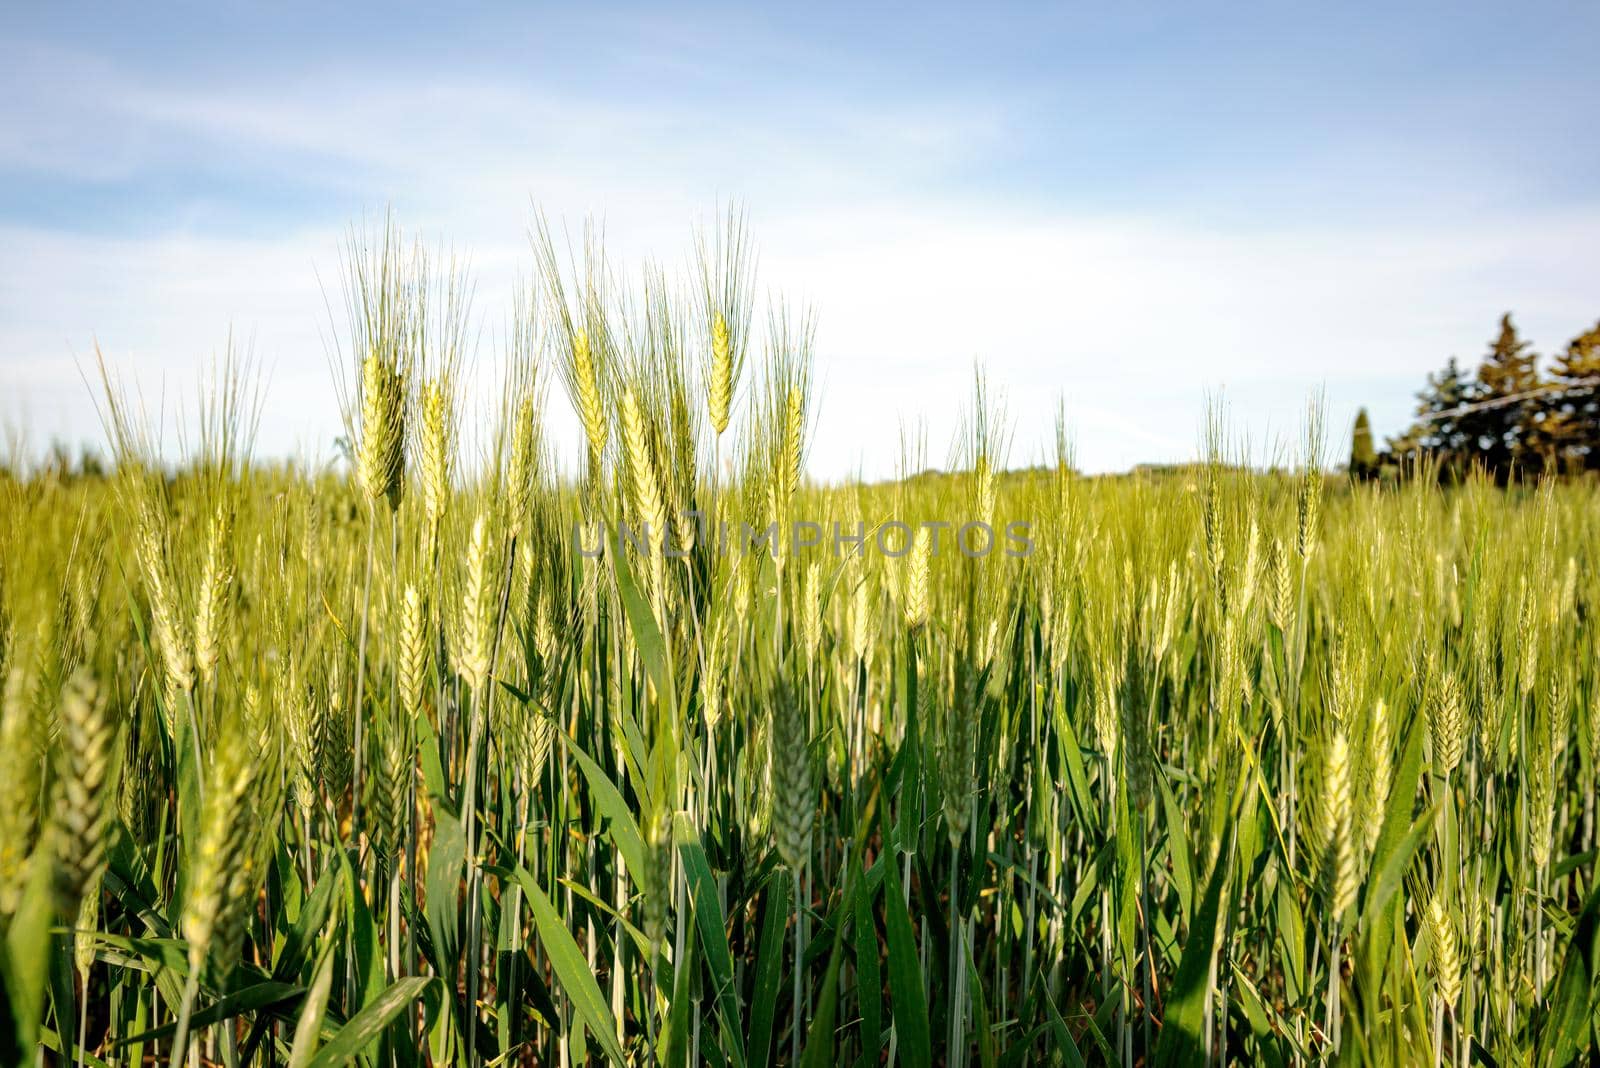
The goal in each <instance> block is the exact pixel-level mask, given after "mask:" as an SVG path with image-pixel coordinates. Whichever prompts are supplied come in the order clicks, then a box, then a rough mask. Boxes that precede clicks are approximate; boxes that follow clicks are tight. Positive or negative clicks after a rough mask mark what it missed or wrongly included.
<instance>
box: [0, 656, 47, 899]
mask: <svg viewBox="0 0 1600 1068" xmlns="http://www.w3.org/2000/svg"><path fill="white" fill-rule="evenodd" d="M10 659H11V665H10V668H9V670H8V671H7V672H6V680H5V689H4V693H3V695H0V752H3V753H4V754H5V767H6V773H5V774H4V775H0V916H9V915H11V914H12V913H13V912H15V911H16V910H17V903H18V901H19V899H20V898H21V896H22V889H23V886H24V885H25V884H26V881H27V877H28V857H29V855H30V854H31V853H32V852H33V846H34V841H35V838H36V834H37V829H38V817H39V789H40V780H41V775H40V770H41V768H40V765H41V761H40V758H39V730H38V720H37V719H36V718H35V716H34V714H33V707H32V703H31V700H30V696H31V694H32V691H33V687H34V676H33V673H32V670H31V663H30V662H31V660H32V655H31V650H26V649H21V650H17V652H16V653H14V654H13V655H12V656H11V658H10Z"/></svg>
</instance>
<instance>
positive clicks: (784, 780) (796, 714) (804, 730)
mask: <svg viewBox="0 0 1600 1068" xmlns="http://www.w3.org/2000/svg"><path fill="white" fill-rule="evenodd" d="M769 714H770V715H771V719H772V725H771V730H772V777H773V783H772V787H773V788H772V801H773V805H772V820H773V825H774V826H773V831H774V834H775V836H776V838H777V847H778V857H779V859H781V860H782V861H783V864H784V866H785V867H786V868H788V869H789V870H790V871H792V872H798V871H799V870H800V868H801V866H802V865H804V863H805V861H806V858H807V857H809V856H810V855H811V832H812V817H813V815H814V810H815V807H816V799H815V798H814V797H813V796H812V783H811V753H810V730H809V727H808V725H807V722H806V719H807V717H806V710H805V708H804V706H802V705H801V704H800V703H799V702H798V701H797V700H795V698H794V695H793V694H792V693H791V691H790V690H789V688H788V687H787V686H786V685H785V684H783V683H779V684H778V685H777V686H776V687H775V688H774V689H773V691H772V698H771V704H770V708H769Z"/></svg>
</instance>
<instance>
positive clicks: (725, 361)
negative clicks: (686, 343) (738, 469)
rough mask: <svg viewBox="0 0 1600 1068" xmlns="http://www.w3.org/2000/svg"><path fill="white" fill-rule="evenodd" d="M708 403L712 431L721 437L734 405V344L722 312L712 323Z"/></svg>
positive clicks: (717, 314)
mask: <svg viewBox="0 0 1600 1068" xmlns="http://www.w3.org/2000/svg"><path fill="white" fill-rule="evenodd" d="M707 403H708V406H709V407H710V409H711V429H713V430H715V431H716V432H717V436H718V437H721V436H722V434H723V432H724V431H726V430H727V429H728V411H729V409H730V408H731V407H732V405H733V343H732V339H731V338H730V337H729V335H728V320H727V319H725V318H723V316H722V313H721V312H720V311H719V312H717V313H716V316H715V318H713V319H712V321H711V385H710V389H709V390H708V396H707Z"/></svg>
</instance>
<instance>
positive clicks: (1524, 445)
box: [1350, 312, 1600, 482]
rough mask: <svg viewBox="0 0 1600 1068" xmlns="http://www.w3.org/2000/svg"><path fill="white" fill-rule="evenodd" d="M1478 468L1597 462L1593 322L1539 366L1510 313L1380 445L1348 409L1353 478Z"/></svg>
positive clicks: (1501, 473) (1583, 467) (1598, 377)
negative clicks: (1475, 362)
mask: <svg viewBox="0 0 1600 1068" xmlns="http://www.w3.org/2000/svg"><path fill="white" fill-rule="evenodd" d="M1473 467H1481V468H1483V469H1484V470H1486V471H1488V472H1489V473H1490V474H1492V475H1493V476H1494V477H1495V479H1496V480H1497V481H1500V482H1506V481H1510V480H1511V479H1513V478H1515V477H1518V476H1522V475H1536V474H1568V473H1578V472H1582V471H1597V470H1600V324H1596V325H1595V326H1594V327H1593V328H1592V329H1590V330H1588V331H1586V332H1584V333H1582V334H1579V335H1578V336H1577V337H1575V338H1573V339H1572V341H1570V342H1569V343H1568V344H1567V347H1566V349H1565V350H1564V351H1562V352H1560V353H1558V354H1557V355H1555V356H1554V358H1553V359H1551V360H1550V361H1549V362H1548V365H1547V366H1545V367H1541V366H1540V359H1539V356H1538V354H1537V353H1535V352H1533V351H1532V347H1531V346H1530V345H1529V344H1528V342H1526V341H1524V340H1522V338H1521V337H1520V336H1518V334H1517V328H1516V325H1515V324H1514V323H1512V321H1511V315H1510V313H1509V312H1508V313H1507V314H1505V315H1503V316H1501V317H1500V332H1499V334H1498V336H1496V337H1495V339H1494V341H1493V342H1491V343H1490V345H1489V351H1488V352H1487V353H1486V354H1485V355H1484V357H1483V362H1482V363H1481V364H1479V366H1478V369H1477V372H1476V373H1475V374H1473V373H1466V372H1463V371H1462V369H1461V365H1460V363H1459V362H1458V361H1457V360H1456V358H1455V357H1453V356H1452V357H1451V358H1450V361H1449V362H1448V363H1446V364H1445V365H1444V368H1443V369H1442V370H1440V371H1438V372H1437V373H1435V374H1431V375H1429V376H1428V383H1427V386H1426V387H1425V388H1423V390H1422V391H1421V392H1420V393H1418V394H1417V410H1416V421H1415V422H1414V423H1413V424H1412V425H1411V427H1410V428H1409V429H1407V430H1406V431H1405V432H1404V433H1402V434H1400V435H1398V436H1396V437H1393V438H1390V439H1389V442H1388V445H1387V447H1386V448H1385V449H1383V450H1382V451H1379V450H1378V449H1377V448H1376V447H1375V446H1374V444H1373V438H1372V428H1371V424H1370V423H1369V422H1368V420H1367V413H1366V410H1365V409H1362V411H1361V412H1360V413H1359V414H1358V415H1357V416H1356V425H1355V433H1354V436H1353V438H1352V443H1351V450H1350V473H1351V474H1352V475H1354V476H1356V477H1357V478H1374V477H1378V476H1380V475H1383V476H1399V475H1403V474H1411V473H1414V472H1417V471H1429V472H1436V473H1437V475H1438V477H1440V478H1442V479H1449V480H1454V479H1459V478H1461V477H1462V476H1463V475H1465V474H1466V473H1467V472H1468V471H1470V470H1471V469H1472V468H1473Z"/></svg>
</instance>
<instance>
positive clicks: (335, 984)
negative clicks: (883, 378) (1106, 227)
mask: <svg viewBox="0 0 1600 1068" xmlns="http://www.w3.org/2000/svg"><path fill="white" fill-rule="evenodd" d="M534 249H535V270H534V273H533V279H534V280H533V282H532V283H531V284H530V285H529V286H528V287H527V291H526V295H525V299H522V300H520V301H518V303H517V306H516V310H515V313H514V316H513V321H512V322H511V323H510V324H509V325H508V326H506V328H504V329H497V330H496V331H495V332H494V334H495V337H496V338H497V339H498V340H496V341H494V342H493V343H492V344H489V345H488V347H491V348H493V349H494V350H495V351H494V352H493V353H490V354H488V355H485V354H484V353H483V352H481V351H480V350H481V349H483V348H484V347H485V345H483V344H480V343H478V342H476V341H474V340H472V339H474V338H475V337H477V336H478V334H479V331H478V329H477V326H476V324H475V323H474V322H473V312H472V307H471V303H470V300H469V299H468V296H469V294H470V283H469V281H468V280H467V279H466V277H465V276H464V274H463V273H462V272H461V271H460V270H458V269H457V268H455V267H454V266H453V265H451V264H450V263H449V262H447V261H443V260H441V259H439V258H438V257H431V256H429V255H427V254H426V253H425V252H423V251H422V250H421V249H420V248H419V247H418V246H417V245H415V244H414V243H412V242H410V241H408V240H406V239H404V238H402V237H401V236H400V235H399V234H398V232H396V231H395V230H393V229H392V228H382V229H378V230H375V231H372V232H365V233H356V234H354V235H353V236H352V239H351V242H350V245H349V247H348V248H347V250H346V253H345V256H344V268H345V283H344V286H343V295H344V297H345V307H343V308H342V309H340V310H339V312H338V313H337V314H338V315H339V320H338V342H337V345H336V353H335V356H334V359H333V360H332V363H333V374H332V376H331V382H330V386H329V388H330V389H334V390H337V391H338V394H339V398H340V401H341V404H342V408H343V410H344V412H345V418H346V427H345V437H344V439H343V444H344V446H345V452H344V455H343V457H342V458H341V459H340V460H339V461H338V462H336V463H333V464H328V465H321V466H317V465H311V464H304V463H285V462H281V461H275V460H273V459H272V458H269V457H262V456H257V455H255V454H254V453H253V451H252V445H251V441H252V433H253V428H254V426H255V423H256V420H257V419H258V417H259V415H260V411H261V408H262V406H263V405H268V404H270V403H272V402H271V400H270V397H269V396H266V395H263V394H262V393H261V391H260V390H259V388H258V385H257V379H256V378H255V377H254V376H253V375H252V373H251V370H250V368H249V366H248V364H247V363H246V362H244V361H242V360H237V359H230V358H224V359H221V360H219V363H218V367H217V372H216V374H215V375H214V376H213V377H212V378H211V379H209V380H208V381H207V382H206V383H205V384H204V385H203V387H202V389H201V390H200V400H199V403H198V406H197V411H198V416H197V418H196V419H195V420H194V421H193V422H192V423H191V429H192V430H194V431H195V432H194V433H191V434H190V435H189V436H188V440H187V441H186V442H185V443H184V444H182V445H181V446H180V447H179V449H178V452H177V454H176V455H174V452H173V448H172V446H171V443H170V442H166V441H161V440H158V434H157V428H156V426H155V425H154V421H153V420H151V419H149V418H148V417H146V415H145V414H144V412H143V410H142V408H141V406H140V404H139V403H138V401H137V397H136V396H135V395H134V394H133V393H132V392H131V391H129V390H127V389H124V388H123V387H122V386H121V385H119V381H118V376H117V374H116V372H115V369H114V366H115V362H114V359H112V358H111V357H109V356H108V357H107V358H105V359H104V360H103V361H102V363H101V372H102V377H101V379H100V381H99V382H98V383H97V387H96V403H98V404H99V405H100V408H101V414H102V419H103V422H104V424H105V426H106V429H107V433H108V437H109V439H110V441H111V443H112V450H113V457H112V458H113V459H114V463H108V464H107V466H106V471H105V472H104V473H100V472H76V473H74V472H62V471H47V470H34V471H32V473H24V472H23V471H22V470H21V469H20V467H18V468H16V469H14V470H12V471H10V472H9V473H6V474H0V565H3V571H0V583H3V595H0V636H3V644H0V667H3V677H4V698H3V718H0V736H3V737H0V772H3V774H0V795H3V796H0V930H3V932H4V939H3V943H4V944H3V953H0V964H3V969H0V976H3V980H4V1002H5V1004H4V1006H3V1010H4V1015H3V1017H0V1036H3V1047H4V1048H3V1051H0V1052H3V1057H0V1060H3V1061H4V1062H5V1063H17V1064H28V1065H31V1064H89V1065H101V1064H108V1065H139V1064H147V1063H165V1062H168V1061H173V1062H181V1061H187V1062H188V1063H190V1064H196V1065H198V1064H207V1065H210V1064H221V1065H227V1066H229V1068H234V1066H240V1065H246V1064H261V1065H268V1064H289V1065H295V1066H302V1065H316V1066H322V1065H331V1064H342V1063H357V1062H359V1063H361V1064H366V1065H373V1066H379V1065H397V1066H406V1065H422V1064H435V1065H443V1064H452V1065H456V1064H459V1065H465V1066H469V1068H476V1066H485V1068H487V1066H490V1065H499V1064H540V1065H561V1066H565V1065H572V1064H586V1063H605V1062H614V1063H627V1064H657V1063H660V1064H667V1065H681V1064H694V1065H699V1064H714V1065H728V1066H732V1068H761V1066H765V1065H774V1064H805V1065H813V1066H822V1065H828V1066H843V1065H879V1064H894V1065H907V1066H913V1068H914V1066H919V1065H932V1064H943V1065H952V1066H962V1065H975V1066H980V1065H981V1066H983V1068H994V1066H1023V1065H1034V1064H1065V1065H1078V1064H1118V1065H1135V1064H1181V1065H1189V1064H1218V1065H1220V1064H1229V1063H1248V1064H1267V1065H1291V1064H1293V1065H1308V1064H1324V1063H1340V1064H1375V1065H1409V1064H1420V1065H1445V1064H1449V1065H1463V1066H1464V1065H1468V1064H1500V1065H1523V1064H1539V1065H1556V1064H1571V1063H1586V1062H1588V1059H1589V1058H1590V1057H1591V1056H1592V1051H1593V1050H1594V1048H1595V1042H1596V1034H1597V1032H1596V1025H1597V1016H1596V1013H1597V986H1596V973H1597V970H1600V897H1597V896H1596V893H1595V886H1596V871H1597V869H1596V851H1595V838H1596V827H1595V794H1596V769H1597V765H1600V631H1597V630H1596V628H1595V627H1594V625H1593V621H1592V616H1593V614H1594V612H1595V611H1596V609H1597V608H1600V490H1597V488H1596V486H1595V484H1594V483H1593V482H1592V481H1591V482H1571V483H1555V482H1550V483H1544V484H1532V483H1530V484H1526V485H1520V486H1516V487H1513V488H1509V489H1507V488H1500V487H1496V486H1495V485H1493V484H1492V483H1490V482H1489V481H1487V480H1485V479H1482V478H1473V479H1469V480H1467V481H1466V482H1465V483H1464V484H1460V485H1449V486H1441V485H1440V483H1439V480H1437V479H1435V478H1430V477H1426V476H1427V473H1426V472H1422V473H1421V474H1420V475H1419V477H1416V478H1413V479H1411V480H1409V481H1406V482H1404V483H1401V484H1397V485H1376V484H1371V483H1368V484H1355V483H1352V482H1350V481H1349V480H1347V479H1346V478H1345V477H1343V476H1342V475H1339V474H1337V473H1334V471H1333V470H1332V467H1331V465H1328V464H1327V463H1326V461H1327V454H1328V453H1329V451H1330V450H1329V448H1328V447H1327V446H1326V442H1325V440H1324V439H1325V437H1326V436H1327V435H1326V434H1325V432H1324V430H1323V429H1322V427H1321V421H1320V417H1319V415H1318V414H1317V411H1316V409H1315V408H1313V409H1312V410H1311V411H1310V413H1309V414H1308V417H1307V425H1306V428H1305V432H1304V435H1303V440H1302V441H1301V442H1298V443H1296V444H1295V445H1294V447H1293V448H1292V449H1290V450H1289V453H1290V454H1291V456H1292V459H1289V460H1286V461H1284V462H1280V463H1278V464H1277V465H1275V466H1273V467H1271V468H1266V467H1260V466H1257V467H1248V466H1245V465H1242V464H1241V463H1238V462H1236V460H1237V459H1238V457H1237V456H1236V455H1235V454H1236V450H1235V449H1234V447H1233V446H1232V444H1231V443H1230V441H1229V437H1228V432H1227V428H1226V426H1225V425H1223V423H1222V421H1221V420H1220V419H1217V418H1213V419H1212V420H1211V421H1210V423H1209V424H1208V427H1207V429H1206V430H1205V432H1204V433H1203V437H1204V441H1205V447H1204V449H1203V450H1202V451H1203V454H1204V455H1202V457H1201V459H1200V460H1199V461H1198V462H1197V463H1196V464H1194V465H1192V466H1189V467H1184V468H1180V469H1175V470H1170V471H1164V472H1146V473H1142V474H1141V473H1135V474H1134V475H1131V476H1126V477H1101V478H1086V477H1080V476H1078V475H1076V474H1075V473H1074V472H1073V470H1072V468H1071V450H1070V445H1069V442H1068V438H1067V434H1066V431H1065V426H1064V425H1063V426H1061V427H1058V428H1057V438H1058V440H1059V441H1060V446H1059V448H1058V450H1057V455H1056V456H1055V457H1054V459H1053V460H1052V461H1049V462H1045V463H1043V464H1038V465H1036V466H1032V467H1028V468H1026V469H1019V468H1017V467H1015V466H1013V461H1014V460H1016V459H1017V458H1015V457H1010V456H1008V441H1009V435H1010V429H1011V428H1010V427H1009V426H1008V425H1007V422H1006V418H1005V414H1004V410H1003V406H1002V405H1001V404H1000V403H999V401H998V399H997V394H996V393H995V392H994V391H992V390H991V389H990V388H989V387H987V386H986V384H985V383H984V382H983V380H982V378H981V376H980V377H979V378H978V379H977V380H976V381H975V383H974V388H973V391H972V395H971V397H970V398H969V399H968V400H967V401H966V402H965V406H964V410H963V416H962V421H961V426H962V430H961V437H960V440H959V441H958V442H956V443H955V445H954V447H953V449H952V457H953V459H952V462H951V463H950V464H948V465H947V466H946V469H945V470H944V471H942V472H939V473H926V472H924V468H925V467H927V466H928V464H927V456H926V452H927V450H926V447H925V446H924V445H923V444H922V443H921V442H920V441H919V440H918V439H917V436H916V435H915V434H914V433H912V434H907V436H906V445H905V447H904V450H903V456H902V457H901V458H900V462H899V469H900V470H901V472H902V477H900V478H899V479H896V480H894V481H890V482H885V483H876V484H870V485H869V484H859V483H843V484H823V483H820V482H818V481H816V480H815V479H812V478H810V477H808V475H807V471H806V452H807V447H808V442H809V440H810V437H811V435H812V433H813V428H814V427H815V425H816V420H815V414H816V413H815V411H814V405H815V401H816V396H815V390H814V387H813V384H812V380H811V373H810V369H811V344H812V343H811V339H812V332H811V321H810V319H809V318H808V317H807V316H806V315H804V314H801V313H799V312H796V311H790V310H786V309H785V308H784V307H783V306H782V305H781V304H778V303H776V302H773V301H767V302H760V306H759V307H758V302H757V301H756V300H755V299H754V294H755V293H756V280H755V278H754V274H753V270H752V262H753V261H752V258H751V256H750V251H749V247H748V238H747V236H746V234H745V232H744V230H743V228H742V225H741V224H740V223H739V221H738V220H737V219H734V220H731V221H729V223H728V224H727V225H726V226H724V227H720V228H718V229H715V230H713V231H712V232H710V233H708V234H706V235H703V237H702V239H701V240H700V242H699V243H698V246H697V255H696V256H695V257H693V258H692V262H691V264H690V266H688V267H687V268H685V269H684V270H683V271H681V272H677V273H673V272H668V271H663V270H658V269H652V270H648V271H645V272H643V273H642V274H641V273H629V272H626V271H624V270H623V269H622V268H620V267H618V266H617V265H615V264H612V263H610V262H608V261H607V260H606V259H605V255H604V252H603V250H602V249H601V248H600V247H599V245H598V244H597V243H590V242H580V243H579V247H578V249H577V250H576V251H575V252H574V251H569V248H568V246H567V245H566V244H565V243H564V242H562V241H558V240H556V239H555V237H554V235H552V234H551V233H550V232H549V231H548V230H547V229H542V228H541V229H539V230H538V231H537V232H536V240H535V242H534ZM334 303H335V305H336V306H337V303H338V302H337V301H335V302H334ZM823 311H824V313H825V311H826V309H823ZM480 363H481V364H484V365H486V366H487V365H492V366H493V367H494V368H495V373H494V376H493V381H492V384H491V385H490V387H489V388H488V389H487V390H486V389H484V388H483V382H484V380H485V378H486V377H488V376H486V375H485V374H483V373H479V372H477V371H475V370H474V369H475V368H476V367H477V366H478V365H479V364H480ZM469 383H476V388H469ZM834 388H848V387H847V385H846V386H844V387H840V386H838V385H835V387H834ZM85 403H88V401H87V400H86V402H85ZM569 403H570V406H571V409H572V411H573V413H574V414H575V416H576V425H577V426H578V427H579V428H580V429H581V437H580V438H579V439H578V440H576V441H573V440H556V439H557V437H558V436H560V437H565V436H564V435H556V434H552V433H549V432H547V424H546V415H547V412H548V411H549V409H550V408H551V407H553V406H555V405H567V404H569ZM1197 414H1198V413H1197ZM941 445H942V443H941ZM1025 459H1027V460H1029V461H1030V462H1031V460H1032V458H1025ZM691 512H692V513H697V516H696V515H691V514H690V513H691ZM985 529H987V530H988V531H989V532H990V535H989V547H988V551H984V552H978V551H971V550H972V547H973V544H974V543H976V542H978V541H980V540H982V532H983V531H984V530H985ZM751 534H756V535H763V534H770V535H771V536H770V537H769V538H767V539H766V540H763V539H762V537H759V536H757V537H750V536H749V535H751ZM969 536H970V537H969Z"/></svg>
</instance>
